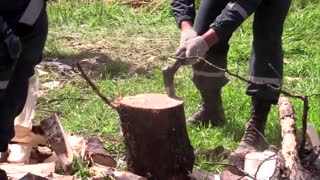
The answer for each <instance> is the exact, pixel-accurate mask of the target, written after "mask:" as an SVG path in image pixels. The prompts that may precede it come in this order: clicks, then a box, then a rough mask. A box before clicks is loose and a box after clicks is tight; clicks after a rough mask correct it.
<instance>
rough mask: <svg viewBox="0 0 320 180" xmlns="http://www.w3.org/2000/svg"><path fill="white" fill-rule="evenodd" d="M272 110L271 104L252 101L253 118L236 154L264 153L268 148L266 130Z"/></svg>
mask: <svg viewBox="0 0 320 180" xmlns="http://www.w3.org/2000/svg"><path fill="white" fill-rule="evenodd" d="M270 109H271V103H269V102H266V101H261V100H254V99H253V100H252V112H251V117H250V119H249V121H248V123H247V127H246V130H245V133H244V135H243V137H242V139H241V142H240V145H239V147H238V148H237V149H236V151H235V153H241V152H245V151H247V152H248V151H263V150H265V149H266V148H267V142H266V140H265V138H264V129H265V125H266V122H267V118H268V114H269V112H270Z"/></svg>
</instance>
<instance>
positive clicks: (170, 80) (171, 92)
mask: <svg viewBox="0 0 320 180" xmlns="http://www.w3.org/2000/svg"><path fill="white" fill-rule="evenodd" d="M180 57H181V56H179V58H176V60H175V62H174V63H173V64H172V65H171V66H167V67H165V68H164V69H162V75H163V80H164V85H165V90H166V93H167V95H168V97H171V98H178V97H177V96H176V94H175V88H174V75H175V73H176V72H177V71H178V69H179V68H180V66H181V65H182V64H183V63H184V61H185V58H184V59H181V58H182V57H183V56H182V57H181V58H180ZM178 99H179V98H178Z"/></svg>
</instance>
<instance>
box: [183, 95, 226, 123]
mask: <svg viewBox="0 0 320 180" xmlns="http://www.w3.org/2000/svg"><path fill="white" fill-rule="evenodd" d="M200 93H201V97H202V101H201V104H200V107H199V109H198V111H197V112H195V113H194V114H193V115H192V116H191V117H189V118H188V124H190V125H194V126H198V125H201V124H202V125H204V126H208V125H209V123H211V125H212V126H214V127H216V126H222V125H224V124H225V114H224V109H223V105H222V98H221V89H216V90H214V91H211V92H210V93H208V92H205V91H200Z"/></svg>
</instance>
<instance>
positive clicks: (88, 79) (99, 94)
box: [77, 62, 117, 109]
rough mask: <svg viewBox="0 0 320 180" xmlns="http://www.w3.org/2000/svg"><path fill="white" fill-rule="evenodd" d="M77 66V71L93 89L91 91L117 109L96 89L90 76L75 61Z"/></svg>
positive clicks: (115, 106)
mask: <svg viewBox="0 0 320 180" xmlns="http://www.w3.org/2000/svg"><path fill="white" fill-rule="evenodd" d="M77 67H78V69H79V71H80V72H81V75H82V77H83V78H84V79H85V80H86V81H87V83H88V84H89V86H90V87H91V88H92V89H93V91H94V92H95V93H96V94H97V95H98V96H99V97H100V98H101V99H102V100H103V101H104V102H105V103H106V104H107V105H109V106H110V107H111V108H112V109H117V105H115V104H113V103H112V102H111V101H110V100H109V99H108V98H107V97H106V96H104V95H103V94H102V93H101V92H100V91H99V89H98V87H97V86H96V85H95V84H94V83H93V82H92V81H91V80H90V78H89V77H88V76H87V75H86V73H85V72H84V70H83V68H82V66H81V65H80V63H79V62H77Z"/></svg>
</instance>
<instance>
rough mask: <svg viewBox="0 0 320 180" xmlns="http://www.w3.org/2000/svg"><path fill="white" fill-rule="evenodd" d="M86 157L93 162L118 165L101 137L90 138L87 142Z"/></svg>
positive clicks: (109, 165)
mask: <svg viewBox="0 0 320 180" xmlns="http://www.w3.org/2000/svg"><path fill="white" fill-rule="evenodd" d="M85 159H87V160H89V161H90V163H91V164H100V165H103V166H108V167H116V165H117V162H116V161H115V160H114V159H113V158H112V157H111V156H110V154H109V153H108V152H107V151H106V150H105V148H104V146H103V143H102V142H101V141H100V139H99V138H89V139H88V140H87V143H86V149H85Z"/></svg>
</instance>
